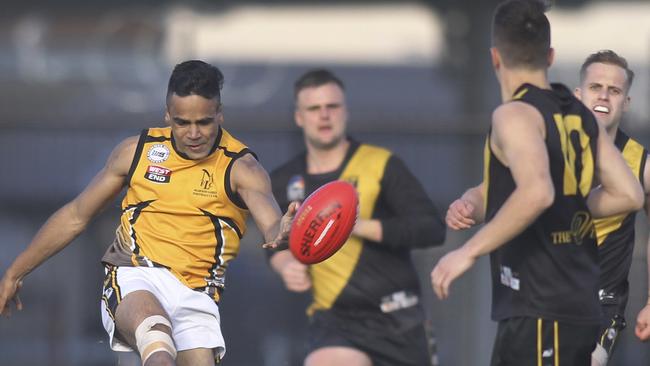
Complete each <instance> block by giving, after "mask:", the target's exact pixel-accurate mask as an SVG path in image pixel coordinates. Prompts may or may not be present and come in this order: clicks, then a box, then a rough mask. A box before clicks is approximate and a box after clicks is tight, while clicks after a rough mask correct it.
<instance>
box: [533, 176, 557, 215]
mask: <svg viewBox="0 0 650 366" xmlns="http://www.w3.org/2000/svg"><path fill="white" fill-rule="evenodd" d="M531 190H532V191H533V192H534V193H533V194H531V195H530V200H528V204H530V205H531V206H532V207H533V208H534V209H536V210H537V211H540V212H542V211H544V210H546V209H547V208H549V207H551V205H552V204H553V201H555V188H554V187H553V183H552V182H551V181H548V182H539V183H538V184H536V185H535V186H534V187H531Z"/></svg>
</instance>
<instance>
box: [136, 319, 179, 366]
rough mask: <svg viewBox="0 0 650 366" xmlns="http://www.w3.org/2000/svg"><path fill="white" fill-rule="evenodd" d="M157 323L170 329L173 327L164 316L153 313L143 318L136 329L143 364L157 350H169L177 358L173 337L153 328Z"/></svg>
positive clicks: (137, 343)
mask: <svg viewBox="0 0 650 366" xmlns="http://www.w3.org/2000/svg"><path fill="white" fill-rule="evenodd" d="M157 324H160V325H165V326H167V327H169V329H171V327H172V325H171V323H170V322H169V320H167V318H165V317H164V316H161V315H153V316H150V317H148V318H146V319H145V320H143V321H142V323H140V325H138V327H137V328H136V330H135V341H136V345H137V346H138V352H139V353H140V358H141V359H142V364H143V365H144V363H145V362H146V361H147V359H148V358H149V356H151V355H152V354H153V353H155V352H167V353H169V354H170V355H171V356H172V358H173V359H176V347H175V346H174V341H173V340H172V337H171V336H170V335H169V334H167V333H165V332H163V331H160V330H156V329H151V328H153V327H154V326H155V325H157Z"/></svg>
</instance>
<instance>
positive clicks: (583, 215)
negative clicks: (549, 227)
mask: <svg viewBox="0 0 650 366" xmlns="http://www.w3.org/2000/svg"><path fill="white" fill-rule="evenodd" d="M595 236H596V230H595V229H594V222H593V220H592V219H591V215H590V214H589V212H586V211H578V212H576V213H575V214H574V215H573V219H571V229H570V230H564V231H553V232H552V233H551V239H552V240H553V244H570V243H575V244H576V245H582V242H583V240H585V239H586V238H594V237H595Z"/></svg>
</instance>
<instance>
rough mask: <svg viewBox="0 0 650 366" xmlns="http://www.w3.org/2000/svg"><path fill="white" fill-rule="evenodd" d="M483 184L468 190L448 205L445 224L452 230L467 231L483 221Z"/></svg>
mask: <svg viewBox="0 0 650 366" xmlns="http://www.w3.org/2000/svg"><path fill="white" fill-rule="evenodd" d="M484 187H485V185H484V184H483V182H481V184H479V185H478V186H476V187H472V188H470V189H468V190H467V191H466V192H465V193H463V195H462V196H461V197H460V198H459V199H457V200H455V201H454V202H452V203H451V205H449V208H448V209H447V215H446V217H445V222H446V223H447V226H448V227H449V228H450V229H452V230H463V229H469V228H471V227H472V226H474V225H476V224H480V223H482V222H483V221H484V220H485V203H484V201H485V198H484V195H483V190H484Z"/></svg>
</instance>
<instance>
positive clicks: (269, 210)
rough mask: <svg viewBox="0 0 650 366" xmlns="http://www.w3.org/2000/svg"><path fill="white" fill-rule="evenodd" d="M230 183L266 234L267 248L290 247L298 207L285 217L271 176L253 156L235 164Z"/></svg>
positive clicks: (289, 210)
mask: <svg viewBox="0 0 650 366" xmlns="http://www.w3.org/2000/svg"><path fill="white" fill-rule="evenodd" d="M230 179H231V182H230V183H231V186H232V187H233V189H234V190H235V192H237V193H238V194H239V196H240V197H241V198H242V200H244V203H246V206H247V207H248V210H249V211H250V213H251V215H252V216H253V220H254V221H255V224H256V225H257V227H258V228H259V229H260V231H261V232H262V236H263V237H264V241H265V244H264V245H263V247H264V248H278V247H286V245H287V243H288V240H289V229H290V228H291V221H292V220H293V217H294V215H295V214H296V210H297V207H298V204H297V203H291V204H290V205H289V207H288V209H287V212H286V213H285V215H284V216H283V215H282V213H281V212H280V208H279V207H278V203H277V202H276V201H275V198H274V197H273V193H272V191H271V180H270V179H269V175H268V173H267V172H266V170H264V168H263V167H262V165H260V163H259V162H258V161H257V160H256V159H255V158H254V157H253V156H252V155H250V154H247V155H245V156H243V157H241V158H239V159H237V160H236V161H235V163H234V165H233V168H232V172H231V177H230Z"/></svg>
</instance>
